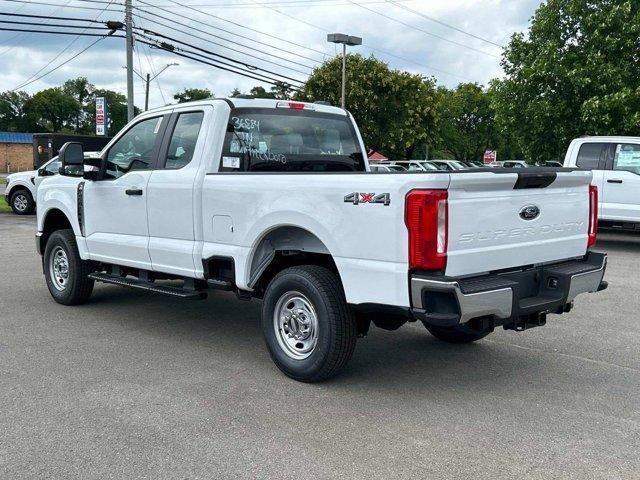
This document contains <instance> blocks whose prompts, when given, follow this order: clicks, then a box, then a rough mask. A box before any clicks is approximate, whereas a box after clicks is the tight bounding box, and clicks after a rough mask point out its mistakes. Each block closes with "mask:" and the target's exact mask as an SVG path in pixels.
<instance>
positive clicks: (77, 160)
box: [58, 142, 84, 177]
mask: <svg viewBox="0 0 640 480" xmlns="http://www.w3.org/2000/svg"><path fill="white" fill-rule="evenodd" d="M58 159H59V160H60V170H59V173H60V175H66V176H67V177H71V176H77V174H78V171H82V168H83V163H84V151H83V150H82V144H81V143H78V142H67V143H65V144H64V145H63V146H62V148H61V149H60V152H58Z"/></svg>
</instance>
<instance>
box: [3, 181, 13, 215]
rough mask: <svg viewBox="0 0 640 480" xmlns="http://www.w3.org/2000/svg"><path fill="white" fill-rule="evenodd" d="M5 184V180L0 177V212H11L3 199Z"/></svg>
mask: <svg viewBox="0 0 640 480" xmlns="http://www.w3.org/2000/svg"><path fill="white" fill-rule="evenodd" d="M6 184H7V180H6V179H5V178H4V177H0V194H1V195H2V198H0V213H11V207H10V206H9V205H7V202H5V201H4V187H5V185H6Z"/></svg>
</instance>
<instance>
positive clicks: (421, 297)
mask: <svg viewBox="0 0 640 480" xmlns="http://www.w3.org/2000/svg"><path fill="white" fill-rule="evenodd" d="M606 265H607V255H606V254H604V253H596V252H589V253H588V254H587V255H586V256H585V257H584V258H583V259H581V260H572V261H568V262H563V263H557V264H552V265H541V266H538V267H533V268H529V269H526V270H522V271H512V272H505V273H499V274H490V275H484V276H481V277H473V278H454V277H429V276H422V275H415V276H412V277H411V287H410V288H411V305H412V313H413V315H414V317H416V318H418V319H420V320H422V321H423V322H425V323H428V324H431V325H439V326H455V325H458V324H460V323H467V322H470V321H472V320H476V319H482V321H490V322H492V323H493V324H494V325H504V326H505V328H515V329H517V330H518V329H524V328H526V326H527V325H529V324H531V326H533V325H535V324H536V323H538V324H540V322H544V318H543V316H544V315H545V314H547V313H563V312H567V311H569V310H570V309H571V306H572V302H573V300H574V299H575V298H576V296H578V295H579V294H581V293H590V292H597V291H599V290H603V289H605V288H606V287H607V284H606V282H604V281H603V277H604V272H605V269H606ZM519 327H521V328H519Z"/></svg>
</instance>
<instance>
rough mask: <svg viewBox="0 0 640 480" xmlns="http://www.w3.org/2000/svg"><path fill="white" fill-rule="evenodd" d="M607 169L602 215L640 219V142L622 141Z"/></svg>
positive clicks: (620, 218)
mask: <svg viewBox="0 0 640 480" xmlns="http://www.w3.org/2000/svg"><path fill="white" fill-rule="evenodd" d="M612 150H613V152H612V155H610V157H612V158H611V160H610V161H609V164H608V166H610V168H609V169H607V170H605V172H604V191H603V195H602V202H603V203H602V217H603V219H607V220H619V221H623V222H640V144H633V143H618V144H616V145H615V149H612Z"/></svg>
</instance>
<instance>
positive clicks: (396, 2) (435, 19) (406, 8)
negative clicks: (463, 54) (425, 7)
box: [386, 0, 503, 48]
mask: <svg viewBox="0 0 640 480" xmlns="http://www.w3.org/2000/svg"><path fill="white" fill-rule="evenodd" d="M386 1H387V2H388V3H390V4H392V5H394V6H395V7H398V8H400V9H402V10H405V11H407V12H411V13H413V14H415V15H418V16H420V17H422V18H426V19H427V20H430V21H432V22H435V23H437V24H439V25H442V26H444V27H447V28H451V29H452V30H455V31H456V32H460V33H464V34H465V35H468V36H470V37H473V38H475V39H477V40H482V41H483V42H486V43H489V44H491V45H494V46H496V47H500V48H503V46H502V45H500V44H499V43H496V42H493V41H491V40H489V39H487V38H483V37H481V36H480V35H476V34H475V33H471V32H467V31H466V30H463V29H461V28H458V27H456V26H455V25H451V24H449V23H446V22H443V21H442V20H438V19H437V18H433V17H430V16H429V15H426V14H424V13H422V12H419V11H418V10H414V9H413V8H410V7H407V6H406V5H402V4H401V3H400V2H398V1H397V0H386Z"/></svg>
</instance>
